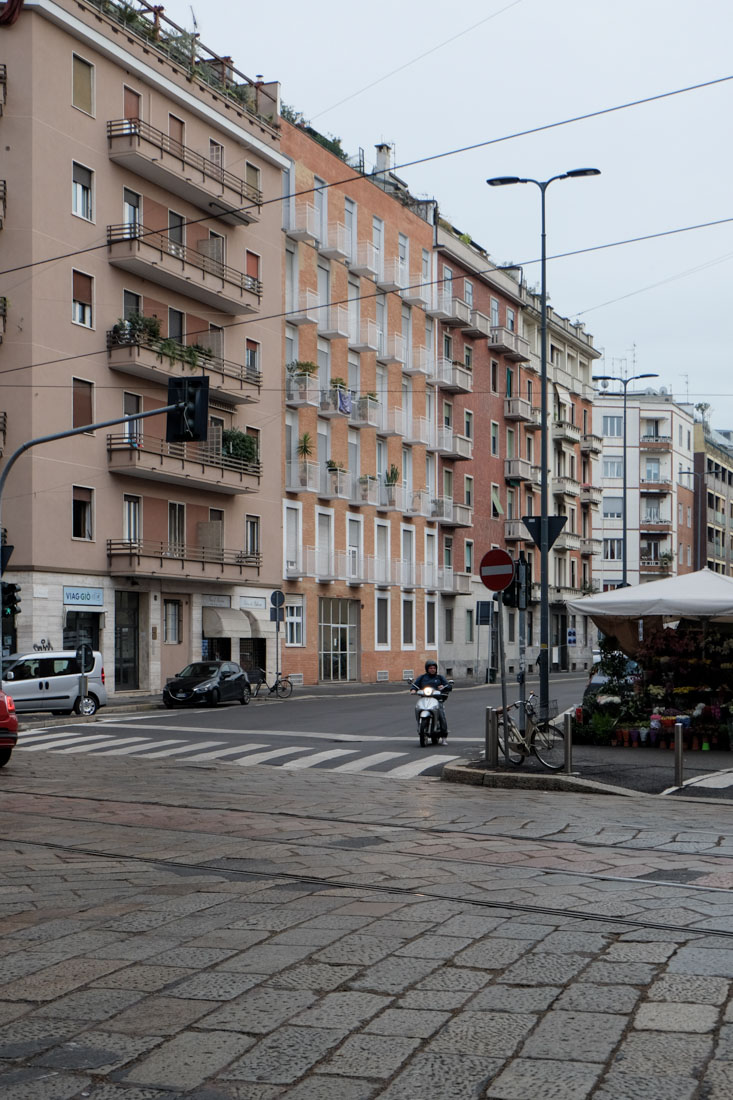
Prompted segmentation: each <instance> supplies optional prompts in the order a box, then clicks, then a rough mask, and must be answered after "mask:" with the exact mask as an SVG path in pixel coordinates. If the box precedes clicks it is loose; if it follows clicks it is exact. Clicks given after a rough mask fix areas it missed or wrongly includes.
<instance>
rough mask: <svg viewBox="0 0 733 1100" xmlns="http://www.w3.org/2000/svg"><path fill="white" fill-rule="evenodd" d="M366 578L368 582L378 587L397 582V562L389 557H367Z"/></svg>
mask: <svg viewBox="0 0 733 1100" xmlns="http://www.w3.org/2000/svg"><path fill="white" fill-rule="evenodd" d="M367 578H368V580H369V583H370V584H375V585H377V587H378V588H384V587H386V586H387V585H391V584H399V579H398V574H397V562H395V561H392V559H391V558H379V557H368V558H367Z"/></svg>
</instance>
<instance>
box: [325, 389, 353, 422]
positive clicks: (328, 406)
mask: <svg viewBox="0 0 733 1100" xmlns="http://www.w3.org/2000/svg"><path fill="white" fill-rule="evenodd" d="M353 407H354V402H353V398H352V396H351V394H350V393H349V391H348V390H344V389H341V388H340V387H339V386H331V387H330V388H329V389H327V390H321V400H320V403H319V411H320V413H321V416H327V417H332V416H351V414H352V412H353Z"/></svg>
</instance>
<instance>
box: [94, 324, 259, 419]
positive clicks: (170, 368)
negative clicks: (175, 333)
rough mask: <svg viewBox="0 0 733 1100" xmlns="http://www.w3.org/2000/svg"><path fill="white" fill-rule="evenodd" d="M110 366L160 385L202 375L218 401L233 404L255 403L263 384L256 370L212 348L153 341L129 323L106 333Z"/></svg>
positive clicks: (158, 340) (163, 340)
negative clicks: (187, 374)
mask: <svg viewBox="0 0 733 1100" xmlns="http://www.w3.org/2000/svg"><path fill="white" fill-rule="evenodd" d="M203 338H204V339H205V338H206V337H205V335H204V336H203ZM107 362H108V364H109V366H110V368H111V369H112V370H119V371H124V372H125V374H133V375H135V376H136V377H137V378H145V379H148V380H149V381H153V382H161V383H165V382H167V380H168V379H169V378H170V377H172V376H179V375H180V374H181V372H182V371H184V372H185V371H186V370H190V371H193V370H195V371H196V372H197V373H199V372H203V373H204V374H206V375H207V376H208V378H209V380H210V385H211V388H212V390H216V391H218V392H217V397H219V398H220V399H221V400H223V401H227V402H233V403H234V404H238V403H244V402H249V401H254V400H256V399H257V396H258V394H259V390H260V385H261V383H262V373H261V371H259V370H256V369H255V368H254V367H249V366H243V365H242V364H241V363H231V362H229V361H228V360H227V359H222V358H220V357H219V356H217V355H215V354H214V353H213V352H212V351H211V349H210V348H204V347H199V346H198V345H195V346H190V345H189V346H186V345H184V344H179V343H177V341H175V340H169V339H162V338H160V339H155V338H152V337H150V336H147V335H145V334H144V333H141V332H136V331H135V328H134V326H133V325H131V324H128V323H123V324H119V325H115V326H114V328H113V329H111V330H110V331H109V332H108V333H107Z"/></svg>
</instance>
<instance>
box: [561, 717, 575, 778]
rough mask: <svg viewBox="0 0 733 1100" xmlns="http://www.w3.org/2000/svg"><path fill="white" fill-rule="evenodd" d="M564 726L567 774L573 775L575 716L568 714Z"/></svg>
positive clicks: (565, 769) (564, 719)
mask: <svg viewBox="0 0 733 1100" xmlns="http://www.w3.org/2000/svg"><path fill="white" fill-rule="evenodd" d="M563 725H564V726H565V768H564V771H565V774H566V775H572V772H573V716H572V714H566V715H565V716H564V718H563Z"/></svg>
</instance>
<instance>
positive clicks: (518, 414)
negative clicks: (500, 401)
mask: <svg viewBox="0 0 733 1100" xmlns="http://www.w3.org/2000/svg"><path fill="white" fill-rule="evenodd" d="M539 414H540V410H539V409H535V408H533V406H532V403H531V402H530V401H526V400H525V399H524V398H523V397H506V398H504V419H505V420H518V421H521V422H522V423H524V424H534V426H535V427H537V428H538V427H539V420H540V415H539Z"/></svg>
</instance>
